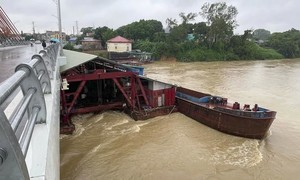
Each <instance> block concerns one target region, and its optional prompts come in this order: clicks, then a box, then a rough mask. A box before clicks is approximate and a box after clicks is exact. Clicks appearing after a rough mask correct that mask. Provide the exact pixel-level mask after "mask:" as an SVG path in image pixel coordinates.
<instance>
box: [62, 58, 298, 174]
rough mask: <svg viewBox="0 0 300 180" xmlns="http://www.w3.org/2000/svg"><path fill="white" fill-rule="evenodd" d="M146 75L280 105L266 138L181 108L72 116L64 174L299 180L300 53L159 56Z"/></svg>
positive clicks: (242, 100) (64, 144)
mask: <svg viewBox="0 0 300 180" xmlns="http://www.w3.org/2000/svg"><path fill="white" fill-rule="evenodd" d="M145 73H146V75H147V76H148V77H151V78H154V79H157V80H161V81H164V82H168V83H172V84H177V85H180V86H183V87H187V88H191V89H194V90H197V91H202V92H207V93H211V94H214V95H221V96H223V97H228V101H231V102H232V101H233V102H234V101H239V102H240V103H241V104H243V103H249V104H251V105H254V104H255V103H257V104H259V105H260V106H263V107H267V108H269V109H272V110H275V111H277V118H276V120H275V121H274V123H273V125H272V126H271V129H270V132H269V134H268V136H267V137H266V138H265V139H264V140H253V139H246V138H240V137H236V136H231V135H227V134H224V133H221V132H218V131H216V130H213V129H211V128H209V127H207V126H205V125H202V124H200V123H198V122H196V121H194V120H192V119H190V118H188V117H186V116H184V115H182V114H180V113H174V114H170V115H167V116H161V117H157V118H153V119H150V120H147V121H137V122H136V121H134V120H132V119H131V118H129V117H128V116H127V115H126V114H123V113H121V112H113V111H109V112H105V113H102V114H86V115H80V116H76V117H74V118H73V122H74V123H75V124H76V132H75V133H74V135H72V136H61V140H60V141H61V179H63V180H68V179H70V180H73V179H74V180H82V179H91V180H94V179H297V177H298V176H299V175H300V171H299V167H300V143H299V142H300V136H299V131H300V109H299V107H300V60H299V59H298V60H272V61H247V62H246V61H245V62H199V63H178V62H157V63H153V64H150V65H147V66H145Z"/></svg>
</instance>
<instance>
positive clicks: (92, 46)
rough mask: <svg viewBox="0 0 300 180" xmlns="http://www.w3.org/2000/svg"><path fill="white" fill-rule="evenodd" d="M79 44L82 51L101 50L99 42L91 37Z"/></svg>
mask: <svg viewBox="0 0 300 180" xmlns="http://www.w3.org/2000/svg"><path fill="white" fill-rule="evenodd" d="M80 42H81V44H82V50H97V49H102V45H101V40H98V39H94V38H92V37H85V38H84V39H83V40H81V41H80Z"/></svg>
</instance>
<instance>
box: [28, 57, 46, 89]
mask: <svg viewBox="0 0 300 180" xmlns="http://www.w3.org/2000/svg"><path fill="white" fill-rule="evenodd" d="M31 59H32V60H34V59H37V60H38V62H37V63H36V64H35V66H34V67H32V68H33V69H35V70H36V75H37V76H38V79H39V81H40V83H41V86H42V89H43V92H44V93H51V82H50V77H49V74H48V70H47V68H46V65H45V62H44V59H43V58H42V56H41V55H39V54H36V55H33V56H32V58H31ZM39 75H41V76H39Z"/></svg>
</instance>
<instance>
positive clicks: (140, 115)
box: [125, 106, 178, 121]
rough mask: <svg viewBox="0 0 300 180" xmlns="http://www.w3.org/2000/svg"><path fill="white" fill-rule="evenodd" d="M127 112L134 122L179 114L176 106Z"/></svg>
mask: <svg viewBox="0 0 300 180" xmlns="http://www.w3.org/2000/svg"><path fill="white" fill-rule="evenodd" d="M125 112H126V113H127V114H128V115H129V116H130V117H131V118H132V119H134V120H136V121H138V120H147V119H150V118H154V117H157V116H164V115H168V114H171V113H174V112H178V109H177V107H176V106H166V107H159V108H154V109H150V110H141V111H132V110H129V109H127V110H125Z"/></svg>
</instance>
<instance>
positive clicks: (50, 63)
mask: <svg viewBox="0 0 300 180" xmlns="http://www.w3.org/2000/svg"><path fill="white" fill-rule="evenodd" d="M39 54H40V55H41V56H42V58H43V60H44V63H45V65H46V68H47V70H48V74H49V77H50V79H53V72H54V70H55V64H54V62H53V61H52V60H51V59H50V57H49V53H48V52H47V51H46V50H41V51H40V52H39Z"/></svg>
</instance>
